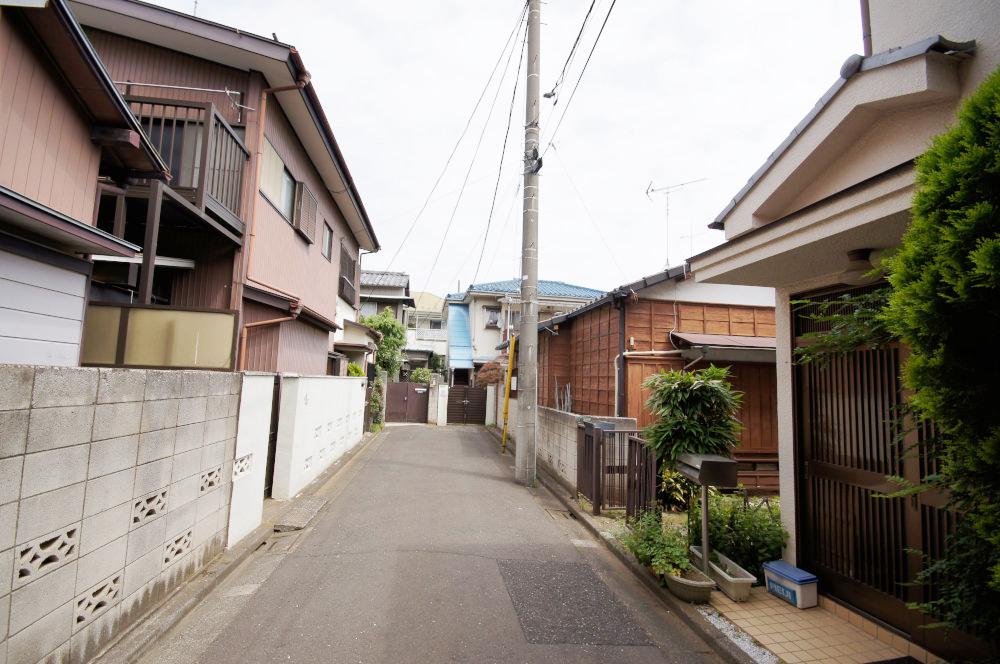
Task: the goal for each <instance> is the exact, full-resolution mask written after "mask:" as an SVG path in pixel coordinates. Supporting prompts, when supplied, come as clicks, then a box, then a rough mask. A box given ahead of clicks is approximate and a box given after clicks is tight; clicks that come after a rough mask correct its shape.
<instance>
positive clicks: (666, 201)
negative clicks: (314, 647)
mask: <svg viewBox="0 0 1000 664" xmlns="http://www.w3.org/2000/svg"><path fill="white" fill-rule="evenodd" d="M707 179H708V178H698V179H697V180H688V181H687V182H678V183H676V184H668V185H666V186H663V187H654V186H653V181H652V180H650V181H649V184H648V185H647V186H646V198H648V199H649V200H650V202H652V200H653V197H652V195H651V194H660V195H662V196H663V226H664V229H665V231H666V232H665V234H664V235H665V237H666V240H665V242H664V247H663V253H664V254H666V257H667V267H668V268H669V267H670V248H669V240H670V194H672V193H673V192H675V191H677V190H678V189H680V188H681V187H686V186H688V185H689V184H694V183H696V182H704V181H705V180H707Z"/></svg>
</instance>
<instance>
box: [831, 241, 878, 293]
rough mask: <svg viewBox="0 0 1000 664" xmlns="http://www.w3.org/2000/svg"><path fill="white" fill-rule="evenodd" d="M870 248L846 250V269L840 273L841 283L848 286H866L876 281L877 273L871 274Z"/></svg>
mask: <svg viewBox="0 0 1000 664" xmlns="http://www.w3.org/2000/svg"><path fill="white" fill-rule="evenodd" d="M871 255H872V250H871V249H852V250H851V251H848V252H847V260H848V261H849V262H848V263H847V269H846V270H844V271H843V272H841V273H840V281H841V283H844V284H847V285H848V286H866V285H868V284H873V283H875V282H876V281H878V275H873V274H871V272H872V270H873V269H874V268H873V266H872V262H871V260H869V259H870V258H871Z"/></svg>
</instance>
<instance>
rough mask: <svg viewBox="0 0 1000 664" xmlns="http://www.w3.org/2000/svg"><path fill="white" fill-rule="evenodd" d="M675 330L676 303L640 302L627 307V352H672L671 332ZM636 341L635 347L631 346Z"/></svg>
mask: <svg viewBox="0 0 1000 664" xmlns="http://www.w3.org/2000/svg"><path fill="white" fill-rule="evenodd" d="M672 329H674V303H673V302H663V301H660V300H639V301H638V302H630V303H628V304H627V305H626V307H625V339H626V344H629V347H628V348H626V350H634V351H649V350H671V349H673V344H671V343H670V330H672ZM631 341H634V342H635V343H634V345H633V344H630V342H631Z"/></svg>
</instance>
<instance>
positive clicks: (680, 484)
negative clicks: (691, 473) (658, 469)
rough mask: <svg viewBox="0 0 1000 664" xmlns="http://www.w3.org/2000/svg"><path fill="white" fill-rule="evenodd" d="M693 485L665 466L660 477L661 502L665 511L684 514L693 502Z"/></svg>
mask: <svg viewBox="0 0 1000 664" xmlns="http://www.w3.org/2000/svg"><path fill="white" fill-rule="evenodd" d="M691 487H692V484H691V483H690V482H689V481H687V479H685V477H684V476H683V475H681V474H680V473H678V472H677V471H675V470H671V469H670V468H667V467H665V466H664V468H663V474H662V475H661V477H660V491H659V496H658V497H659V500H660V503H661V504H662V505H663V509H666V510H670V511H671V512H683V511H684V510H686V509H687V508H688V504H689V503H690V502H691Z"/></svg>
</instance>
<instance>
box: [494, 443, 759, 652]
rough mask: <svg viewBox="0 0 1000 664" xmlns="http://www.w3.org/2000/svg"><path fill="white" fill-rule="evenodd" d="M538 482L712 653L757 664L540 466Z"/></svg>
mask: <svg viewBox="0 0 1000 664" xmlns="http://www.w3.org/2000/svg"><path fill="white" fill-rule="evenodd" d="M487 431H488V432H489V433H490V434H491V435H492V436H493V437H494V438H496V439H497V441H499V440H500V435H499V434H498V433H497V432H495V431H494V430H492V429H489V428H487ZM508 447H510V442H508ZM538 479H539V483H540V484H541V485H542V486H544V487H545V488H546V489H547V490H548V491H549V493H551V494H552V495H553V496H555V497H556V500H558V501H559V502H560V503H562V505H563V506H564V507H565V508H566V509H568V510H569V512H570V514H572V515H573V516H574V517H575V518H576V520H577V521H579V522H580V523H582V524H583V526H584V527H585V528H586V529H587V531H588V532H590V534H591V535H593V536H594V537H596V538H597V539H598V540H600V541H601V542H603V543H604V546H605V547H607V548H608V550H609V551H611V553H613V554H614V555H615V557H616V558H618V560H620V561H621V562H622V563H623V564H624V565H625V566H626V567H627V568H628V569H629V571H631V572H632V574H633V575H635V577H636V578H637V579H639V580H640V581H641V582H642V583H643V585H645V586H646V588H648V589H649V590H650V592H652V593H653V594H654V595H656V597H657V598H658V599H659V600H660V602H661V603H663V605H664V606H666V607H667V609H668V610H669V611H671V612H673V613H674V614H675V615H676V616H677V617H678V618H680V619H681V620H682V621H683V622H684V624H685V625H687V626H688V627H689V628H691V630H692V631H693V632H694V633H695V634H697V635H698V636H699V637H701V639H702V640H703V641H705V642H706V643H707V644H708V645H709V646H710V647H711V648H712V650H714V651H715V653H716V654H717V655H719V656H720V657H721V658H722V659H723V660H725V661H727V662H729V663H730V664H755V661H754V660H753V659H752V658H751V657H750V656H749V655H747V654H746V653H745V652H743V651H742V650H741V649H740V648H739V646H737V645H736V644H735V643H733V642H732V641H731V640H730V639H729V637H728V636H726V635H725V634H723V633H722V631H720V630H719V628H717V627H716V626H715V625H713V624H711V623H710V622H708V621H707V620H705V618H704V617H703V616H702V615H701V614H700V613H699V612H698V610H697V609H695V608H694V606H693V605H691V604H688V603H686V602H681V601H679V600H678V599H676V598H675V597H674V596H673V595H671V594H670V592H669V591H667V590H665V589H664V588H663V586H661V585H660V584H659V583H658V582H657V581H656V579H655V578H653V576H652V575H651V574H650V573H649V571H648V570H647V569H646V568H645V567H643V566H642V565H640V564H639V562H638V561H637V560H636V559H635V558H634V557H633V556H632V554H630V553H629V552H627V551H625V550H624V549H623V548H621V547H620V546H618V543H617V542H615V541H613V540H610V539H608V538H607V537H605V536H604V535H602V534H601V531H600V530H599V529H598V528H597V526H596V525H595V524H594V522H593V521H592V520H591V519H590V517H589V515H587V514H586V513H584V512H582V511H581V510H580V508H579V506H578V505H575V504H574V503H573V501H572V500H570V499H569V497H568V496H567V495H566V491H567V489H566V487H564V486H562V485H561V484H560V483H559V481H558V480H556V479H555V478H553V477H552V475H551V473H549V471H548V469H546V468H545V467H544V466H543V465H542V464H538Z"/></svg>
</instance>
